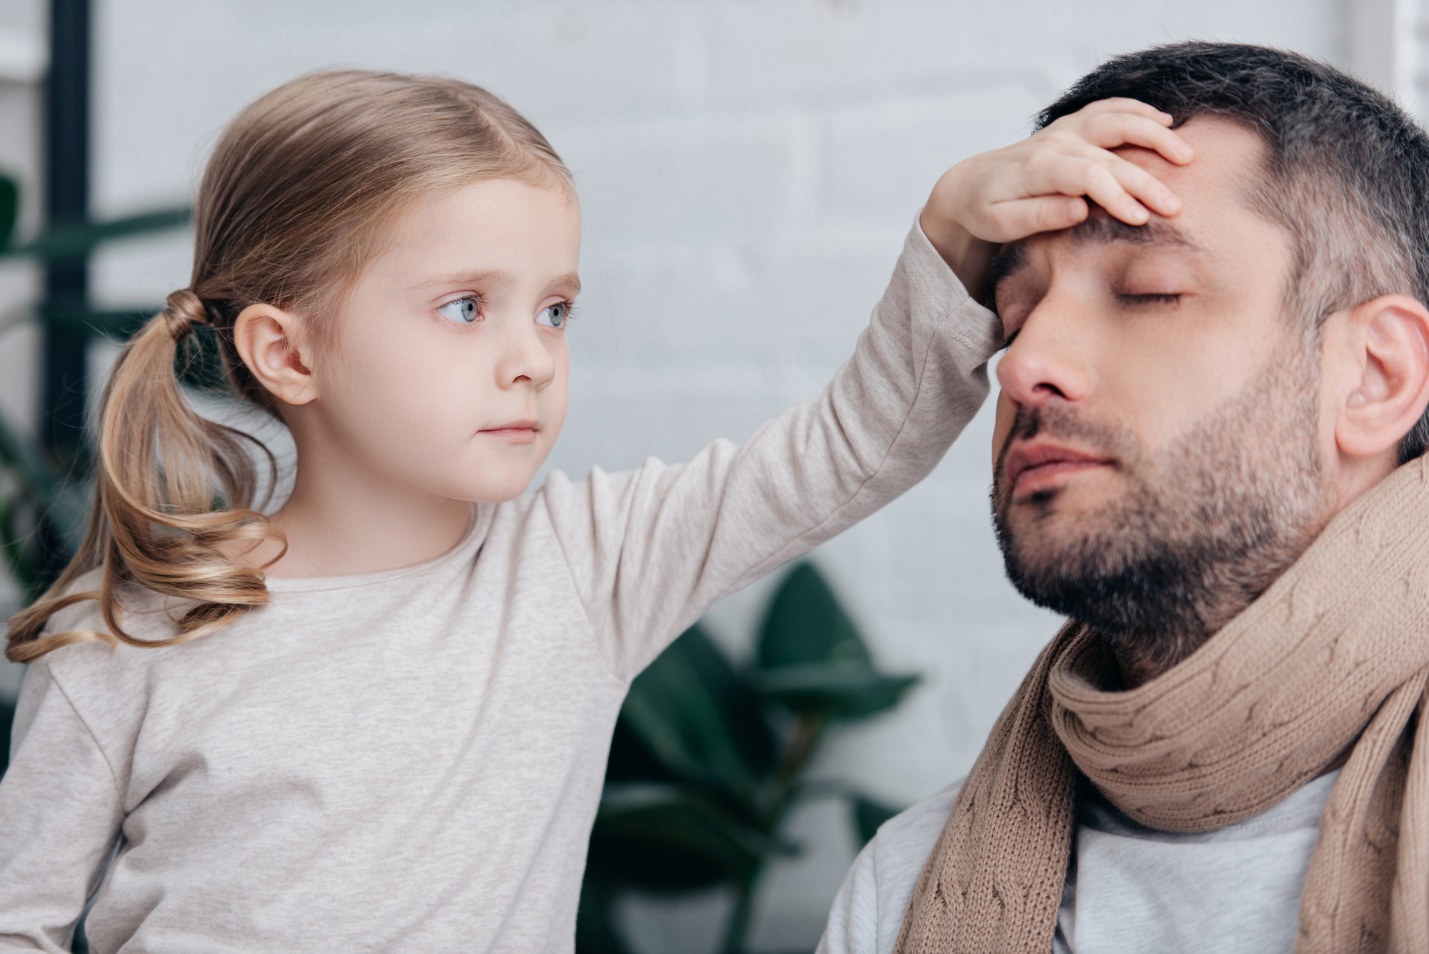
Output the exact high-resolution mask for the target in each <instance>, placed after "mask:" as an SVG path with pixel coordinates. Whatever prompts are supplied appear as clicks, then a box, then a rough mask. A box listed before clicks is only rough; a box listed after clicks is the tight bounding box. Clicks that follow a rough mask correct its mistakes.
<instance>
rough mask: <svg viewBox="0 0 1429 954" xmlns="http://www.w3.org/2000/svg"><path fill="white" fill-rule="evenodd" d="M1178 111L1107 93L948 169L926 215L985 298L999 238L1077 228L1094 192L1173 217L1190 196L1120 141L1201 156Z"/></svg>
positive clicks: (1172, 156) (1137, 217)
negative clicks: (1124, 150) (1177, 119)
mask: <svg viewBox="0 0 1429 954" xmlns="http://www.w3.org/2000/svg"><path fill="white" fill-rule="evenodd" d="M1172 121H1173V120H1172V117H1171V116H1170V115H1169V114H1167V113H1163V112H1161V111H1160V110H1158V109H1156V108H1154V107H1151V106H1148V105H1146V104H1145V103H1142V102H1138V101H1137V100H1134V99H1106V100H1100V101H1098V102H1095V103H1092V104H1090V105H1088V106H1085V107H1083V108H1082V109H1080V110H1078V111H1077V112H1075V113H1072V114H1070V115H1067V116H1063V117H1061V118H1060V119H1058V120H1056V121H1055V122H1053V123H1050V124H1048V126H1047V127H1046V128H1044V129H1041V130H1039V131H1037V132H1036V133H1034V134H1032V135H1031V136H1029V137H1028V138H1027V139H1024V140H1023V141H1021V142H1018V143H1014V144H1013V145H1011V146H1006V147H1003V148H1002V149H994V150H992V151H991V152H984V153H981V154H979V155H976V156H973V157H971V158H969V159H965V160H963V161H962V162H960V163H958V164H957V165H955V166H953V167H952V168H951V169H949V170H948V171H947V172H945V173H943V175H942V177H941V178H940V179H939V180H938V182H937V184H936V185H935V186H934V187H933V193H932V195H931V196H929V198H928V204H927V205H926V206H925V207H924V208H923V213H922V216H921V218H920V220H919V221H920V223H921V224H922V227H923V232H924V233H925V234H926V235H927V236H928V238H929V240H930V241H931V242H932V243H933V246H934V247H935V248H936V249H937V250H938V252H939V254H941V255H942V256H943V259H944V260H945V261H947V263H948V265H949V266H950V267H951V268H952V269H953V271H954V272H955V273H956V274H957V276H958V278H959V279H961V280H962V282H963V285H964V286H965V287H966V288H967V289H968V291H969V293H971V294H972V295H974V296H975V297H978V298H981V297H982V295H983V292H984V287H983V286H984V280H985V276H986V271H987V265H988V263H990V262H991V260H992V257H993V256H994V255H995V254H996V251H997V246H998V245H1001V244H1005V243H1007V242H1015V241H1017V240H1019V239H1024V238H1026V237H1027V236H1029V235H1034V234H1036V233H1038V232H1054V231H1057V230H1059V229H1065V228H1071V227H1072V226H1074V225H1076V224H1077V223H1079V222H1081V221H1083V220H1084V219H1086V217H1087V216H1088V215H1089V214H1090V211H1091V210H1090V207H1089V205H1088V200H1090V201H1091V202H1095V203H1096V204H1097V205H1099V206H1101V207H1102V208H1103V209H1105V210H1106V211H1107V212H1108V213H1109V214H1111V215H1112V216H1115V217H1116V218H1118V219H1120V220H1122V221H1123V222H1126V223H1128V224H1130V225H1144V224H1146V222H1147V221H1148V220H1149V219H1150V217H1151V215H1152V214H1153V213H1155V214H1158V215H1162V216H1173V215H1176V214H1177V213H1178V212H1180V211H1181V200H1180V199H1178V198H1177V197H1176V195H1175V194H1174V193H1173V192H1172V191H1171V190H1170V189H1169V188H1167V187H1166V186H1165V184H1163V183H1162V182H1161V181H1160V180H1159V179H1157V178H1156V177H1155V176H1153V175H1152V174H1151V173H1150V172H1147V171H1146V170H1145V169H1143V168H1141V167H1140V166H1138V165H1136V164H1135V163H1131V162H1128V161H1127V160H1126V159H1123V158H1122V157H1121V156H1119V155H1117V154H1116V153H1115V152H1113V151H1112V150H1114V149H1117V148H1118V147H1121V146H1139V147H1141V148H1144V149H1149V150H1152V151H1153V152H1156V153H1157V154H1158V155H1160V156H1161V157H1162V158H1164V159H1166V160H1167V161H1168V162H1172V163H1175V164H1176V165H1185V164H1186V163H1188V162H1190V161H1191V159H1192V158H1193V156H1192V152H1191V147H1190V146H1189V145H1187V144H1186V142H1185V140H1183V139H1182V138H1181V137H1180V136H1179V135H1177V133H1176V132H1175V130H1173V129H1171V123H1172Z"/></svg>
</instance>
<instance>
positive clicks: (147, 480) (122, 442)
mask: <svg viewBox="0 0 1429 954" xmlns="http://www.w3.org/2000/svg"><path fill="white" fill-rule="evenodd" d="M498 178H515V179H519V180H521V181H525V182H530V183H533V184H540V185H551V186H556V187H560V188H564V189H566V190H569V191H571V192H572V194H574V186H573V184H572V182H571V177H570V173H569V171H568V170H567V169H566V167H565V164H564V163H562V162H561V159H560V157H559V156H557V155H556V153H555V151H554V150H553V149H552V148H551V146H550V143H548V142H547V141H546V139H545V137H544V136H542V135H541V133H540V132H538V131H537V130H536V128H535V127H534V126H532V125H531V124H530V123H529V122H528V121H527V120H526V119H525V118H524V117H522V116H521V115H520V114H519V113H517V112H516V111H515V110H514V109H512V108H511V107H510V106H508V105H507V104H506V103H504V102H502V101H501V100H500V99H498V98H496V97H495V96H493V95H492V94H490V93H488V92H487V91H486V90H483V89H481V88H480V87H477V86H473V85H471V84H468V83H462V82H459V81H457V80H452V79H442V78H435V77H424V76H405V75H400V74H395V73H376V72H367V71H355V70H351V71H348V70H345V71H332V72H323V73H316V74H312V75H309V76H304V77H302V78H300V79H297V80H294V81H292V82H290V83H287V84H285V85H283V86H280V87H278V88H277V89H275V90H273V91H272V92H271V93H268V94H267V95H266V96H263V97H262V98H261V99H259V100H258V101H256V102H255V103H253V104H252V105H250V106H249V107H248V108H247V109H245V110H243V112H241V113H240V114H239V115H238V116H237V118H235V119H234V120H233V122H232V123H230V124H229V126H228V128H227V129H226V130H225V131H224V134H223V136H222V137H221V138H220V139H219V141H218V144H217V146H216V147H215V148H214V151H213V155H212V156H211V157H210V159H209V162H208V167H207V169H206V170H205V172H204V176H203V182H202V184H201V185H200V187H199V192H198V197H197V202H196V206H195V213H194V219H195V222H194V224H195V231H196V236H195V243H194V266H193V279H192V282H191V283H190V285H189V287H188V288H186V289H182V290H180V291H177V292H174V293H173V294H172V295H170V296H169V297H168V303H167V305H166V306H165V308H164V310H163V311H161V312H159V313H158V314H157V315H155V316H154V317H153V318H151V319H150V320H149V321H148V322H147V323H146V324H145V325H144V327H143V329H142V330H140V331H139V333H138V334H137V335H135V336H134V337H133V338H132V339H131V340H130V341H129V342H128V344H127V345H125V347H124V349H123V351H122V352H121V354H120V356H119V361H118V363H117V364H116V366H115V368H114V372H113V375H112V377H111V378H110V380H109V383H108V386H107V387H106V388H105V391H104V396H103V400H102V403H101V405H100V414H99V434H98V454H97V467H96V470H97V473H96V475H95V507H94V512H93V515H92V517H91V519H90V524H89V530H88V532H87V534H86V535H85V539H84V542H83V544H82V545H81V546H80V549H79V551H78V553H77V554H76V555H75V557H74V559H73V560H72V561H71V562H70V564H69V566H68V567H67V568H66V569H65V571H64V573H63V574H62V575H61V576H60V578H59V579H58V580H57V581H56V582H55V584H54V585H53V586H52V587H50V589H49V590H48V591H47V592H46V593H45V594H44V595H43V596H41V597H40V598H39V600H37V601H36V602H35V603H34V604H33V605H32V606H30V607H29V608H28V609H25V610H23V611H21V612H19V613H17V614H15V615H14V616H12V617H11V618H10V619H9V621H8V625H9V635H8V638H7V646H6V650H5V655H6V656H7V657H8V658H9V659H11V660H12V661H14V662H28V661H31V660H34V659H37V658H39V657H40V656H43V655H44V654H45V653H47V652H50V651H51V650H53V649H57V648H59V647H60V646H64V645H67V644H69V643H72V642H76V641H78V640H81V639H89V638H98V639H102V640H105V641H107V642H109V643H111V644H117V643H127V644H129V645H133V646H167V645H172V644H174V643H179V642H185V641H188V640H191V639H196V638H198V637H199V636H203V635H205V634H207V633H211V632H213V631H214V630H216V629H219V628H220V627H222V626H224V625H226V624H227V623H229V622H231V621H232V620H233V619H234V618H235V617H236V616H237V615H238V614H239V613H241V612H243V611H244V610H246V609H248V608H250V607H253V606H257V605H261V604H263V603H265V602H267V600H268V590H267V587H266V586H265V585H264V574H263V571H262V569H257V568H254V567H252V566H248V565H245V564H244V563H242V562H239V561H238V560H236V559H234V558H232V557H231V556H228V555H227V554H230V553H233V552H235V551H238V552H246V551H247V550H249V549H251V547H252V546H254V545H256V544H257V543H259V542H261V541H262V540H263V539H266V538H268V537H278V536H279V535H278V534H277V532H276V531H274V530H272V529H271V528H270V527H269V526H268V523H267V520H266V519H265V518H264V517H263V516H262V515H261V514H260V513H258V511H257V509H255V508H257V507H260V506H262V505H263V501H260V500H258V499H257V496H258V490H259V487H260V485H261V482H260V480H259V473H258V468H257V466H256V462H257V461H258V460H260V459H263V458H266V461H267V464H268V467H269V468H270V471H271V469H272V468H273V467H274V463H273V456H272V454H271V453H269V452H268V450H267V448H266V447H264V446H263V445H262V443H261V442H259V441H258V440H257V439H256V438H253V437H251V436H250V435H247V434H244V433H242V432H240V431H238V430H235V429H233V428H230V427H227V426H225V425H223V424H219V423H216V422H214V421H210V420H208V419H206V418H204V417H203V416H201V415H199V414H197V413H196V412H195V411H194V410H193V409H192V408H191V407H190V405H189V403H188V401H187V400H186V399H185V397H184V394H183V392H182V389H181V386H180V383H179V378H178V374H179V370H178V369H179V368H180V366H181V365H180V362H181V361H182V360H185V359H189V358H192V356H193V355H194V353H195V350H194V349H196V347H197V341H196V336H195V334H194V331H195V329H196V327H198V326H208V327H211V328H212V329H213V331H214V332H215V334H214V337H215V338H216V339H217V342H218V346H219V349H220V351H221V353H222V356H223V363H224V367H225V370H226V372H227V376H228V380H229V383H230V385H231V387H232V389H233V391H234V392H235V393H236V395H237V396H239V397H241V398H243V399H246V400H247V401H249V402H251V403H253V404H255V405H257V406H258V407H260V408H263V409H264V410H266V411H268V412H269V413H271V414H274V415H275V416H276V413H277V411H276V407H275V405H274V403H273V401H272V398H271V396H270V395H269V394H268V393H267V391H266V390H264V388H263V387H262V386H261V385H260V384H259V383H258V381H257V380H256V379H255V378H254V377H253V375H252V374H251V373H250V372H249V370H248V368H247V367H246V366H245V365H244V363H243V361H242V359H241V358H240V357H239V355H238V352H237V351H236V349H235V347H234V341H233V324H234V321H235V319H236V318H237V317H238V314H239V313H240V312H241V311H242V310H243V309H244V308H245V307H247V306H249V305H252V304H258V303H263V304H269V305H274V306H276V307H280V308H283V309H286V310H290V311H294V312H296V313H298V314H300V315H302V316H303V317H304V318H305V319H310V320H312V321H313V327H314V331H315V334H316V337H317V339H318V342H319V346H322V345H323V344H325V343H330V342H331V340H332V335H333V334H334V329H333V328H332V327H331V322H330V320H324V319H328V318H330V312H331V310H332V303H333V302H334V301H340V300H341V298H342V296H343V294H344V292H345V291H346V290H347V288H348V286H349V285H350V283H351V282H352V280H353V279H354V278H355V277H356V276H357V274H358V272H359V271H360V270H361V269H362V268H363V266H364V265H365V264H366V263H367V262H368V261H369V260H370V259H371V257H372V256H373V255H374V254H375V253H376V252H378V251H379V250H380V243H381V241H382V238H383V236H384V234H385V233H386V231H387V229H386V226H387V225H388V224H389V223H390V222H391V221H392V219H393V218H394V217H395V216H397V215H398V214H400V213H401V212H402V211H403V210H404V209H405V208H407V207H408V206H409V205H410V204H411V203H412V202H413V201H414V200H415V199H417V198H421V197H428V196H430V195H432V194H433V192H440V191H442V190H453V189H456V188H458V187H460V186H462V185H465V184H467V183H470V182H473V181H476V180H482V179H498ZM267 483H268V486H269V487H270V488H271V486H272V481H271V480H269V481H268V482H267ZM96 568H99V569H100V570H101V572H100V574H99V582H98V586H99V588H98V589H97V590H85V591H83V592H72V590H74V589H75V586H76V581H77V580H79V578H80V577H81V576H83V575H85V574H86V573H89V572H90V571H92V570H95V569H96ZM126 584H136V585H138V586H140V587H143V588H146V589H148V590H150V591H153V592H154V593H157V594H160V595H162V596H164V597H172V598H175V599H177V600H179V601H182V603H181V604H180V605H181V607H182V612H181V613H180V614H179V615H178V616H177V619H176V620H175V622H176V623H177V626H178V630H179V631H178V634H177V635H175V636H173V637H171V638H168V639H152V640H150V639H137V638H135V637H133V636H131V635H130V634H129V633H126V632H125V630H124V626H123V620H122V615H123V614H122V607H121V605H120V599H119V591H120V587H122V586H124V585H126ZM87 600H96V601H97V602H98V604H99V611H100V614H101V617H102V619H103V621H104V626H105V631H92V630H69V631H61V632H52V633H46V632H45V627H46V624H47V623H48V621H49V620H50V617H51V616H53V615H54V614H55V613H57V612H59V611H60V610H62V609H64V608H66V607H68V606H71V605H74V604H76V603H81V602H84V601H87Z"/></svg>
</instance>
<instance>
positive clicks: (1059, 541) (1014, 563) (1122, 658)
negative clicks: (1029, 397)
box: [992, 340, 1325, 682]
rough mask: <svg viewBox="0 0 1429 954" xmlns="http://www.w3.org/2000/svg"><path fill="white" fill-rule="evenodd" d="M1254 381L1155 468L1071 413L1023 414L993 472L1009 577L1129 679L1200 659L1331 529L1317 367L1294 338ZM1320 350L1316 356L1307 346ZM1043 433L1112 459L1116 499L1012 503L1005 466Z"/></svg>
mask: <svg viewBox="0 0 1429 954" xmlns="http://www.w3.org/2000/svg"><path fill="white" fill-rule="evenodd" d="M1286 344H1287V347H1285V348H1284V349H1282V350H1281V352H1280V353H1281V355H1282V356H1281V357H1278V358H1275V359H1272V361H1271V363H1270V364H1269V366H1268V367H1267V368H1266V370H1265V371H1264V372H1263V373H1262V375H1261V376H1260V378H1259V379H1258V380H1257V381H1256V382H1254V383H1253V384H1252V385H1250V386H1249V387H1248V388H1247V389H1246V390H1245V391H1244V392H1243V393H1242V394H1240V395H1238V396H1236V397H1233V398H1231V399H1229V400H1227V401H1226V402H1225V403H1223V404H1222V405H1220V406H1219V407H1218V408H1216V409H1215V410H1214V411H1213V412H1212V413H1211V414H1210V415H1209V416H1208V417H1207V418H1206V419H1205V420H1204V421H1202V422H1201V423H1200V424H1198V425H1197V426H1196V427H1195V428H1193V429H1192V430H1191V431H1190V432H1189V433H1188V434H1186V435H1185V436H1184V437H1183V438H1181V439H1179V440H1178V441H1176V442H1175V443H1174V444H1172V445H1171V446H1169V447H1168V448H1167V449H1166V450H1165V451H1162V452H1160V453H1158V454H1157V455H1156V456H1155V457H1154V458H1153V457H1151V456H1149V455H1147V454H1146V453H1145V452H1143V451H1142V450H1141V448H1140V446H1139V444H1138V442H1137V441H1136V439H1135V438H1134V437H1133V436H1132V435H1131V434H1130V433H1129V432H1127V431H1126V430H1125V429H1123V428H1120V427H1118V426H1115V425H1111V424H1104V423H1096V422H1093V421H1088V420H1084V419H1083V418H1082V417H1081V415H1080V414H1079V413H1078V412H1076V411H1074V410H1073V409H1072V408H1071V407H1069V406H1068V405H1066V404H1065V403H1060V402H1054V403H1052V404H1047V405H1043V406H1041V407H1040V408H1036V409H1027V408H1021V409H1019V410H1018V413H1017V419H1016V421H1015V422H1014V423H1013V426H1012V430H1011V432H1010V433H1009V435H1008V437H1007V440H1006V443H1005V444H1004V445H1003V447H1002V449H1001V451H1000V453H999V455H998V461H997V467H996V470H995V472H994V479H993V491H992V507H993V518H994V522H995V524H996V527H997V539H998V544H999V546H1000V547H1001V548H1002V555H1003V560H1004V563H1005V564H1006V567H1007V575H1008V577H1009V578H1010V579H1011V580H1012V583H1013V585H1014V586H1015V587H1017V589H1018V591H1020V592H1021V593H1022V595H1024V596H1026V597H1027V598H1028V599H1030V600H1031V601H1032V602H1034V603H1036V604H1038V605H1039V606H1045V607H1047V608H1048V609H1051V610H1054V611H1056V612H1059V613H1063V614H1065V615H1067V616H1069V617H1071V618H1072V619H1074V620H1076V621H1078V622H1081V623H1086V624H1088V625H1090V626H1091V627H1092V628H1093V629H1095V630H1097V632H1098V633H1099V634H1100V635H1101V636H1102V638H1103V639H1104V640H1105V641H1106V642H1107V644H1108V646H1109V647H1110V648H1111V649H1112V651H1113V652H1114V653H1115V654H1116V656H1117V659H1118V661H1119V663H1120V666H1121V669H1122V670H1123V672H1124V673H1126V674H1127V675H1128V676H1130V677H1132V678H1133V679H1134V680H1135V681H1137V682H1141V681H1145V680H1146V679H1149V678H1152V677H1154V676H1156V675H1158V674H1160V673H1161V672H1164V671H1165V670H1167V669H1169V668H1170V667H1172V666H1174V665H1175V664H1176V663H1178V662H1180V661H1181V660H1183V659H1185V658H1186V657H1187V656H1189V655H1190V654H1191V653H1192V652H1194V651H1195V650H1196V649H1197V648H1198V647H1199V646H1200V645H1201V644H1202V643H1204V642H1205V641H1206V639H1207V638H1209V637H1210V636H1211V635H1212V634H1213V633H1215V632H1216V631H1218V630H1219V629H1220V628H1221V627H1223V626H1224V625H1225V624H1226V623H1228V622H1230V620H1231V619H1233V618H1234V617H1235V616H1236V615H1237V614H1239V613H1240V612H1241V610H1243V609H1245V608H1246V607H1247V606H1249V605H1250V604H1251V603H1252V602H1254V601H1255V599H1256V598H1257V597H1259V596H1260V595H1261V594H1262V593H1263V592H1265V590H1266V589H1267V588H1268V587H1269V586H1270V584H1271V583H1273V582H1274V581H1275V580H1276V578H1277V577H1279V576H1280V574H1281V573H1282V572H1284V571H1285V569H1286V568H1288V567H1289V566H1290V564H1292V563H1294V562H1295V560H1296V559H1298V558H1299V556H1300V554H1301V553H1303V552H1304V550H1305V548H1306V547H1308V546H1309V545H1310V543H1311V541H1313V540H1314V538H1315V537H1316V536H1317V535H1318V534H1319V532H1320V530H1321V529H1322V528H1323V526H1324V523H1325V517H1324V515H1323V510H1324V507H1323V506H1322V496H1323V495H1322V493H1321V484H1320V459H1319V454H1318V452H1317V449H1316V429H1317V422H1318V409H1317V408H1318V405H1317V383H1318V369H1317V368H1316V367H1314V365H1313V363H1312V362H1311V361H1310V359H1309V358H1308V357H1307V353H1306V352H1302V353H1300V354H1296V353H1295V352H1296V351H1297V350H1298V349H1297V348H1296V347H1295V345H1296V344H1299V342H1295V341H1293V340H1292V341H1290V342H1287V343H1286ZM1308 354H1309V355H1314V354H1318V348H1313V349H1309V350H1308ZM1037 434H1044V435H1047V436H1049V437H1051V438H1053V439H1058V438H1063V439H1068V440H1074V441H1076V442H1077V443H1078V445H1079V446H1083V447H1087V448H1090V449H1093V450H1094V451H1095V452H1096V453H1098V454H1099V455H1100V454H1106V455H1107V456H1110V457H1114V458H1116V464H1115V467H1116V470H1117V471H1118V472H1119V474H1120V475H1121V477H1122V478H1124V479H1125V480H1126V481H1127V483H1128V485H1129V486H1128V487H1127V489H1126V490H1125V491H1124V492H1123V493H1122V494H1121V495H1120V497H1119V498H1116V499H1114V500H1112V501H1111V502H1109V503H1107V504H1105V505H1103V506H1102V507H1101V508H1100V509H1099V510H1098V511H1095V512H1092V513H1090V514H1086V515H1083V516H1082V517H1081V518H1080V525H1078V526H1075V527H1072V526H1064V528H1063V529H1062V530H1061V531H1060V532H1058V531H1057V530H1056V528H1051V530H1050V533H1049V534H1048V535H1047V538H1046V539H1042V540H1038V539H1037V537H1038V531H1037V524H1039V523H1044V522H1053V521H1060V522H1063V523H1064V524H1065V522H1066V521H1068V520H1069V516H1068V515H1066V514H1058V513H1057V512H1056V509H1055V507H1056V502H1057V500H1056V498H1057V497H1058V496H1059V495H1060V493H1061V491H1060V490H1059V489H1054V490H1051V491H1048V492H1046V493H1045V494H1039V495H1034V496H1033V497H1031V498H1030V500H1025V501H1023V502H1021V503H1019V504H1017V509H1018V511H1020V513H1019V514H1018V515H1017V517H1016V520H1015V521H1014V516H1013V509H1014V508H1013V504H1012V499H1011V498H1012V495H1011V488H1009V487H1008V486H1007V478H1006V472H1005V470H1004V467H1003V465H1004V463H1005V460H1006V457H1007V453H1008V448H1009V447H1010V446H1011V445H1012V443H1013V441H1014V440H1015V439H1017V438H1030V437H1032V436H1034V435H1037Z"/></svg>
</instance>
